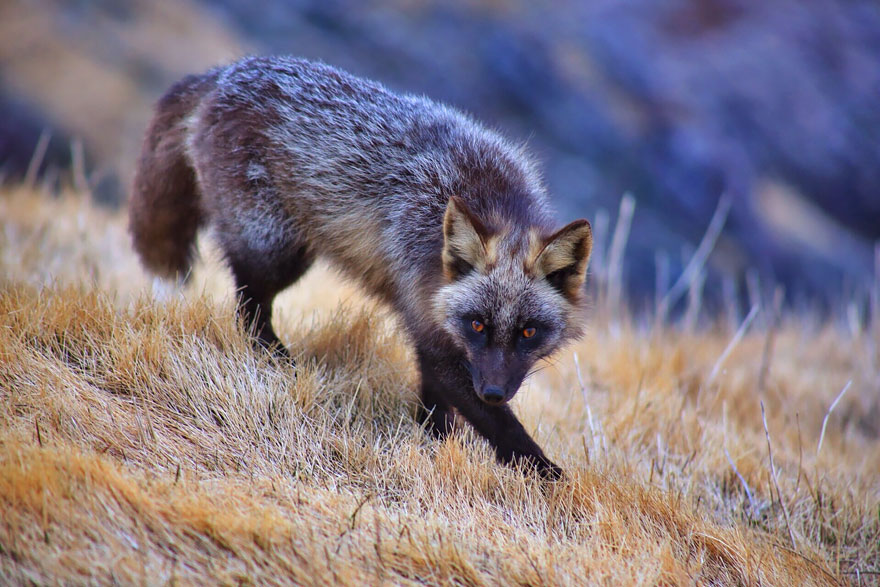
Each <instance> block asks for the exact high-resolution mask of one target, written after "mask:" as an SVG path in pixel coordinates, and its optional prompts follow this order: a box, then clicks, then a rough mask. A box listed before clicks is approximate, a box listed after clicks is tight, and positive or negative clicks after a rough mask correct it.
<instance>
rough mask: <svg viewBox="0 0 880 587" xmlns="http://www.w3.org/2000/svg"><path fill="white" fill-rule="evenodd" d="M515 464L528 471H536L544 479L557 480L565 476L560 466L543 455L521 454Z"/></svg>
mask: <svg viewBox="0 0 880 587" xmlns="http://www.w3.org/2000/svg"><path fill="white" fill-rule="evenodd" d="M516 464H517V465H518V466H519V467H520V468H522V469H524V470H525V471H527V472H529V473H537V474H538V475H540V476H541V478H542V479H544V480H546V481H559V480H560V479H562V478H563V477H564V476H565V472H564V471H563V470H562V467H560V466H559V465H557V464H556V463H554V462H553V461H551V460H550V459H548V458H547V457H545V456H544V455H523V456H521V457H519V458H518V459H516Z"/></svg>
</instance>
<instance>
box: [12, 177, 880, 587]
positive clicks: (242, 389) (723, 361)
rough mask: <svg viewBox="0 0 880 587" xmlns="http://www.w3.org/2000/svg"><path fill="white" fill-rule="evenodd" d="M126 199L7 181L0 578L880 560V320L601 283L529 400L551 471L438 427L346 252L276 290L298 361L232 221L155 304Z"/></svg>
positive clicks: (855, 578) (528, 418)
mask: <svg viewBox="0 0 880 587" xmlns="http://www.w3.org/2000/svg"><path fill="white" fill-rule="evenodd" d="M124 227H125V217H124V210H122V211H108V210H107V209H106V208H101V207H96V206H95V205H94V204H93V203H92V202H91V201H90V200H89V198H88V197H85V196H83V195H76V194H71V193H65V194H63V195H62V196H61V197H60V198H59V197H51V196H47V195H46V194H41V193H39V192H35V191H33V190H29V189H15V190H11V189H4V190H0V583H3V584H25V583H37V584H55V583H61V584H70V583H101V584H109V583H123V584H140V583H149V584H152V583H166V582H174V583H178V582H180V583H184V584H206V583H215V582H220V583H259V584H289V583H296V584H303V585H326V584H334V585H337V584H338V585H363V584H379V583H392V584H403V585H409V584H413V585H416V584H418V585H424V584H437V585H440V584H442V585H448V584H465V585H485V584H505V585H506V584H531V585H557V584H614V585H637V584H643V585H657V584H674V585H682V584H691V583H696V584H714V585H768V586H770V585H773V586H776V585H799V586H808V585H834V584H843V583H847V582H849V583H851V584H853V585H863V584H869V583H870V581H872V580H875V579H876V577H877V576H878V573H880V516H878V514H880V472H878V468H877V463H878V462H880V445H878V442H877V439H878V433H880V431H878V429H877V422H878V412H880V408H878V401H880V399H878V394H877V384H878V381H880V356H878V347H880V324H878V323H877V322H876V321H875V322H874V323H873V325H868V328H867V329H862V328H861V324H862V323H861V321H859V320H851V321H849V322H847V321H845V320H844V321H843V322H839V323H831V324H829V323H823V322H820V321H818V320H817V319H816V318H815V317H814V316H810V315H805V314H799V315H789V314H787V313H784V314H783V315H782V316H779V315H777V314H775V313H774V311H773V310H772V308H766V307H764V308H761V309H760V310H759V311H758V313H757V317H756V318H755V317H754V316H753V318H754V319H753V320H750V321H748V322H747V325H750V327H749V328H746V329H744V330H743V332H744V335H743V336H739V335H735V333H734V330H736V329H737V324H733V325H732V328H728V327H726V326H725V325H724V323H723V322H722V323H719V324H718V325H717V326H716V328H715V329H714V330H712V331H709V332H693V331H688V330H683V329H674V328H670V327H667V326H665V325H655V326H654V327H649V326H646V325H641V326H637V325H635V324H633V323H632V322H631V321H630V320H629V319H627V318H626V317H625V313H623V317H622V318H620V319H616V320H615V319H610V318H609V316H610V315H611V314H612V312H611V311H610V310H609V307H608V306H607V305H606V304H607V303H608V297H607V296H606V295H601V294H602V292H597V295H596V297H597V304H596V306H595V308H594V311H593V313H592V315H591V317H590V324H591V326H590V331H589V333H588V335H587V336H586V338H585V339H584V340H583V341H582V342H580V343H577V344H575V345H574V346H572V347H570V348H567V349H565V350H564V351H563V352H560V353H559V354H558V355H557V356H555V357H554V358H553V360H552V361H551V362H549V363H548V364H547V365H546V368H545V369H543V370H542V371H541V372H540V373H538V374H537V375H535V376H533V377H532V378H530V379H529V380H528V381H527V383H526V384H525V385H524V387H523V389H522V390H521V391H520V393H519V394H518V396H517V398H516V399H515V402H514V409H515V411H516V412H517V413H518V414H519V415H520V416H521V418H522V420H523V422H524V424H525V426H526V428H527V429H528V430H529V431H531V432H532V433H533V434H534V435H535V437H536V439H537V440H538V442H539V443H540V444H541V445H542V446H543V447H545V449H546V450H547V452H548V455H550V456H551V457H552V458H553V459H554V460H555V461H557V462H558V463H560V464H561V465H562V466H563V467H564V468H565V470H566V471H567V477H566V478H565V479H564V480H562V481H560V482H558V483H555V484H542V483H541V482H539V481H538V480H537V479H534V478H531V477H528V476H523V475H522V474H521V473H520V472H517V471H515V470H512V469H510V468H507V467H504V466H502V465H499V464H498V463H496V462H495V461H494V459H493V457H492V455H491V453H490V449H489V447H488V446H487V445H486V444H485V443H484V442H483V441H481V440H479V439H477V438H475V437H474V436H473V435H472V434H471V433H469V432H468V431H467V429H464V428H463V429H462V430H461V433H460V434H456V435H454V436H453V437H452V438H450V439H447V440H446V441H444V442H436V441H433V440H431V439H430V438H429V437H428V435H427V434H426V433H425V431H423V430H422V429H420V428H419V427H418V426H417V425H416V423H415V421H414V415H415V405H416V404H415V402H416V393H415V390H416V385H417V375H416V372H415V369H414V366H413V360H412V356H411V353H410V351H409V349H408V345H407V341H406V340H405V339H404V337H403V336H402V335H401V331H400V329H399V328H398V327H397V324H396V323H395V321H394V320H393V319H392V318H391V317H390V316H389V315H388V314H387V312H386V311H385V310H383V309H382V308H381V307H376V306H375V304H373V303H371V302H370V301H369V300H365V299H364V298H363V297H361V296H360V295H358V294H357V292H356V291H355V290H353V289H352V288H351V286H349V285H345V284H341V283H340V282H339V281H338V280H337V279H336V278H335V277H334V276H333V274H332V273H331V272H329V271H328V270H327V269H326V268H320V267H319V268H316V269H315V270H313V271H312V272H311V273H310V274H309V275H307V276H306V277H305V279H304V281H303V282H301V283H300V284H298V285H297V286H295V287H293V288H292V289H291V290H290V291H289V292H287V293H285V294H284V296H283V297H282V298H279V300H278V302H276V308H277V309H279V310H280V313H279V314H278V315H277V318H276V327H277V329H278V331H279V334H280V335H281V337H282V338H283V339H284V340H285V341H286V343H287V344H288V345H289V348H290V349H291V351H292V354H293V355H294V356H295V357H296V359H297V362H298V365H297V367H296V369H294V368H292V367H291V366H290V365H289V364H284V363H279V362H276V361H275V360H273V359H271V358H269V356H268V355H266V354H264V353H261V352H254V350H253V349H252V348H251V345H250V343H249V341H248V340H247V339H246V337H245V336H244V335H243V333H242V332H241V331H240V330H239V329H238V328H237V326H236V324H235V321H234V319H233V316H234V310H233V306H232V284H231V280H230V278H229V275H228V271H226V270H225V269H224V268H223V267H222V265H220V264H219V263H218V261H217V259H216V258H215V256H214V255H213V254H212V252H211V251H212V248H211V247H210V243H209V242H203V243H202V245H201V247H200V250H201V257H202V261H201V262H200V263H199V264H198V265H197V269H196V273H195V275H194V276H193V280H192V283H191V285H190V286H189V287H188V288H187V290H186V291H184V292H183V294H182V295H181V296H180V297H179V298H174V299H171V300H169V301H168V302H166V303H164V304H159V303H155V302H153V301H152V300H151V298H150V295H149V288H150V280H149V278H148V277H147V276H146V275H144V274H143V273H142V271H141V270H140V268H139V266H138V264H137V261H136V259H135V257H134V255H133V253H132V252H131V250H130V247H129V243H128V237H127V235H126V233H125V228H124ZM595 277H596V275H595V273H594V275H593V278H595ZM593 278H591V279H593ZM605 281H607V280H605ZM875 291H876V293H878V294H880V288H878V289H877V290H875ZM602 300H605V301H602ZM617 311H620V308H618V309H617ZM841 391H843V393H841Z"/></svg>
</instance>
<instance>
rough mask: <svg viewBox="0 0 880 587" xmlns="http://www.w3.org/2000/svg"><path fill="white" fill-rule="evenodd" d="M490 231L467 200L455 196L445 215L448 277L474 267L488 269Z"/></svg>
mask: <svg viewBox="0 0 880 587" xmlns="http://www.w3.org/2000/svg"><path fill="white" fill-rule="evenodd" d="M489 237H490V235H489V231H488V230H487V229H486V227H485V225H484V224H483V223H482V222H480V220H479V219H478V218H477V217H476V216H474V215H473V214H472V213H471V211H470V210H468V208H467V205H465V203H464V201H463V200H462V199H461V198H459V197H457V196H452V197H451V198H449V203H447V204H446V213H445V214H444V215H443V253H442V259H443V274H444V275H445V276H446V279H448V280H449V281H454V280H456V279H458V278H460V277H463V276H464V275H467V274H468V273H470V272H471V271H473V270H474V269H477V270H479V271H485V269H486V264H487V261H488V246H489Z"/></svg>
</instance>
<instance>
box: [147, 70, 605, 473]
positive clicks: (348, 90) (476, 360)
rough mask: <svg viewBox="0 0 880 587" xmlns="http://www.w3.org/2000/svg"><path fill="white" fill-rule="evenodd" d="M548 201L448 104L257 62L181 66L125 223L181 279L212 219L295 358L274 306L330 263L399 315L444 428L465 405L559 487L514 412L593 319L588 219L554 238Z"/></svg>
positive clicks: (248, 314)
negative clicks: (524, 390) (542, 363)
mask: <svg viewBox="0 0 880 587" xmlns="http://www.w3.org/2000/svg"><path fill="white" fill-rule="evenodd" d="M546 200H547V197H546V191H545V188H544V187H543V185H542V182H541V180H540V178H539V175H538V173H537V171H536V169H535V167H534V165H533V163H532V162H531V160H530V159H529V157H528V156H527V154H526V153H525V152H524V150H523V149H522V148H521V147H518V146H514V145H512V144H511V143H510V142H508V141H507V140H505V139H504V138H502V137H500V136H499V135H498V134H496V133H494V132H492V131H489V130H487V129H485V128H483V127H482V126H480V125H479V124H478V123H476V122H475V121H474V120H472V119H471V118H469V117H468V116H466V115H464V114H462V113H460V112H458V111H456V110H454V109H452V108H449V107H447V106H443V105H441V104H437V103H435V102H432V101H430V100H428V99H426V98H423V97H416V96H410V95H398V94H395V93H392V92H391V91H389V90H387V89H386V88H384V87H383V86H381V85H379V84H377V83H375V82H371V81H367V80H363V79H359V78H356V77H353V76H351V75H349V74H346V73H344V72H342V71H340V70H338V69H335V68H333V67H330V66H327V65H323V64H319V63H311V62H309V61H305V60H302V59H294V58H286V57H258V58H249V59H245V60H243V61H240V62H238V63H235V64H232V65H230V66H227V67H220V68H216V69H213V70H211V71H209V72H207V73H205V74H203V75H194V76H189V77H186V78H184V79H183V80H182V81H180V82H179V83H177V84H176V85H174V86H173V87H172V88H171V89H170V90H169V91H168V93H167V94H165V96H164V97H163V98H162V99H161V100H160V101H159V103H158V105H157V108H156V113H155V116H154V118H153V120H152V122H151V124H150V127H149V129H148V130H147V134H146V139H145V141H144V146H143V152H142V154H141V157H140V160H139V165H138V169H137V173H136V177H135V181H134V192H133V195H132V200H131V207H130V211H131V217H130V230H131V234H132V236H133V241H134V247H135V249H136V250H137V252H138V253H139V255H140V257H141V260H142V261H143V263H144V265H145V266H146V267H147V268H148V269H150V270H151V271H153V272H154V273H156V274H158V275H160V276H163V277H169V278H177V279H178V280H181V279H183V276H185V275H187V273H188V271H189V268H190V263H191V260H192V256H193V246H194V241H195V237H196V233H197V231H198V230H199V229H200V228H201V227H204V226H207V225H211V226H212V227H213V229H214V234H215V235H216V238H217V240H218V241H219V244H220V247H221V249H222V250H223V252H224V254H225V256H226V259H227V260H228V263H229V266H230V267H231V269H232V272H233V274H234V276H235V281H236V284H237V286H238V287H239V288H240V291H241V304H240V306H239V313H240V315H241V316H242V317H243V318H244V319H245V320H246V321H247V323H249V324H251V325H252V326H253V328H254V332H255V333H256V337H257V340H258V341H259V342H260V343H261V344H262V345H263V346H265V347H267V348H274V349H276V350H277V351H279V352H282V353H283V352H284V348H283V346H282V345H281V341H280V340H279V339H278V336H277V335H276V334H275V331H274V330H273V329H272V325H271V317H272V301H273V299H274V298H275V296H276V294H278V293H279V292H280V291H281V290H283V289H284V288H286V287H287V286H289V285H290V284H292V283H294V282H295V281H296V280H297V279H299V277H300V276H302V275H303V273H305V271H306V270H307V269H308V268H309V266H310V265H311V264H312V262H313V261H314V259H315V258H316V257H318V256H321V257H323V258H325V259H327V260H329V262H330V263H332V264H333V265H334V266H336V267H337V268H338V269H339V270H341V271H342V272H343V273H344V274H346V275H347V276H349V277H350V278H351V279H354V280H356V281H358V282H360V283H361V284H362V285H363V287H364V288H365V289H366V290H367V291H368V292H370V293H371V294H373V295H376V296H378V297H379V298H381V299H383V300H384V301H386V302H387V303H388V304H390V305H391V306H392V307H393V308H394V309H395V310H396V312H397V313H398V314H399V316H400V317H401V320H402V323H403V325H404V326H405V328H406V330H407V332H408V334H409V336H410V337H411V339H412V341H413V342H414V344H415V349H416V356H417V358H418V363H419V369H420V371H421V398H422V412H421V413H422V418H423V420H424V421H425V422H426V423H427V424H428V427H429V430H430V431H431V432H432V433H433V434H434V435H436V436H437V437H443V436H444V435H446V434H447V433H448V432H449V431H450V429H451V425H452V422H453V413H454V411H457V412H458V413H459V414H460V415H461V416H463V417H464V418H465V419H467V421H468V422H470V423H471V424H472V425H473V427H474V428H475V429H476V430H477V432H479V433H480V434H481V435H482V436H484V437H485V438H487V439H488V441H489V442H490V443H491V444H492V446H493V447H494V449H495V452H496V454H497V456H498V458H499V459H500V460H501V461H503V462H506V463H523V464H528V465H531V466H534V467H536V468H537V469H538V470H539V471H540V472H541V473H542V474H543V475H545V476H548V477H552V478H557V477H559V475H560V474H561V472H562V471H561V469H560V468H559V467H558V466H556V465H555V464H554V463H552V462H551V461H550V460H548V459H547V457H546V456H545V455H544V453H543V452H542V451H541V449H540V448H539V447H538V445H537V444H535V442H534V441H533V440H532V439H531V438H530V437H529V435H528V434H527V433H526V431H525V430H524V429H523V427H522V425H521V424H520V422H519V421H518V420H517V419H516V417H515V416H514V415H513V413H512V412H511V410H510V407H509V406H507V405H506V404H507V402H508V401H509V400H510V399H511V398H512V397H513V395H514V394H515V393H516V391H517V389H518V388H519V387H520V384H521V383H522V381H523V378H524V377H525V376H526V375H527V374H528V372H529V370H530V368H531V367H532V366H533V365H534V363H535V362H536V361H537V360H538V359H540V358H542V357H546V356H547V355H549V354H550V353H552V352H553V351H554V350H556V349H557V348H559V346H560V345H561V344H563V343H564V342H566V341H568V340H570V339H573V338H576V337H577V336H579V335H580V333H581V331H582V328H583V323H582V315H583V304H584V301H583V296H582V289H583V288H582V285H583V282H584V278H585V274H586V269H587V263H588V261H589V257H590V250H591V246H592V235H591V230H590V224H589V222H587V221H586V220H576V221H574V222H572V223H571V224H568V225H567V226H565V227H563V228H561V229H558V230H556V229H555V228H554V225H553V222H552V219H551V214H550V211H549V208H548V204H547V202H546ZM453 408H454V411H453Z"/></svg>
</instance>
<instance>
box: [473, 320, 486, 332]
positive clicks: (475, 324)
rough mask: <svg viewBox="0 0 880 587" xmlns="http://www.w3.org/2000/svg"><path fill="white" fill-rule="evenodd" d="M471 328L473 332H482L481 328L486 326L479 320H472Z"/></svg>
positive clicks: (483, 328)
mask: <svg viewBox="0 0 880 587" xmlns="http://www.w3.org/2000/svg"><path fill="white" fill-rule="evenodd" d="M471 328H473V329H474V332H483V330H485V329H486V326H485V325H484V324H483V323H482V322H480V321H479V320H474V321H473V322H471Z"/></svg>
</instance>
